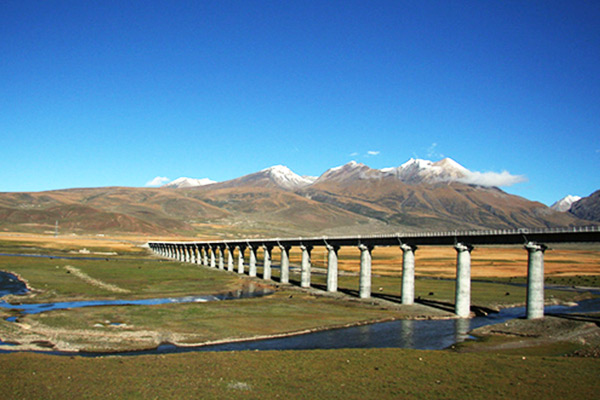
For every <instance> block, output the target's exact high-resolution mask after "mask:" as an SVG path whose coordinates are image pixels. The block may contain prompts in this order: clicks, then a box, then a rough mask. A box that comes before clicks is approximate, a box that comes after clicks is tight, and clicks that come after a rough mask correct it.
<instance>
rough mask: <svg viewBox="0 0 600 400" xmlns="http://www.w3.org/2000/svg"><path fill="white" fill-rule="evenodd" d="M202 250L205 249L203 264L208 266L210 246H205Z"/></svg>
mask: <svg viewBox="0 0 600 400" xmlns="http://www.w3.org/2000/svg"><path fill="white" fill-rule="evenodd" d="M202 250H204V257H203V261H204V262H203V263H202V265H204V266H205V267H208V247H203V248H202Z"/></svg>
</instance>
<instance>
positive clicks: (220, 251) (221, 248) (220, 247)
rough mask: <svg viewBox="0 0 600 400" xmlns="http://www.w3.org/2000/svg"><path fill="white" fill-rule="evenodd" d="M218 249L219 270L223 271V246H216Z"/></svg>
mask: <svg viewBox="0 0 600 400" xmlns="http://www.w3.org/2000/svg"><path fill="white" fill-rule="evenodd" d="M218 249H219V269H221V270H223V269H225V246H218Z"/></svg>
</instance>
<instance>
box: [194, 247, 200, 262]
mask: <svg viewBox="0 0 600 400" xmlns="http://www.w3.org/2000/svg"><path fill="white" fill-rule="evenodd" d="M194 253H196V264H199V265H200V264H202V253H201V252H200V247H198V245H194Z"/></svg>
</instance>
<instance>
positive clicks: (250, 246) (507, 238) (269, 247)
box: [148, 226, 600, 319]
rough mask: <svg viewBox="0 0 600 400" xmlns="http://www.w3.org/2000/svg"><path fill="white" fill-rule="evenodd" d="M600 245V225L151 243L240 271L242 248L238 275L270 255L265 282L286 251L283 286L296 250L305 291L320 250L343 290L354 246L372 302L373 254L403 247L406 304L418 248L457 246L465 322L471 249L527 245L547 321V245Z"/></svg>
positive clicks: (531, 301) (537, 301) (538, 305)
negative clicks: (343, 261) (345, 256)
mask: <svg viewBox="0 0 600 400" xmlns="http://www.w3.org/2000/svg"><path fill="white" fill-rule="evenodd" d="M581 242H600V228H599V227H597V226H592V227H580V228H572V229H540V230H534V229H517V230H491V231H489V230H488V231H461V232H458V231H455V232H424V233H407V234H404V233H402V234H401V233H398V234H394V235H375V236H347V237H312V238H302V237H299V238H287V239H279V238H275V239H238V240H224V241H201V242H157V241H153V242H149V243H148V245H149V247H150V249H152V250H153V251H154V252H155V253H156V254H158V255H160V256H163V257H167V258H172V259H176V260H179V261H181V262H189V263H194V264H200V265H204V266H210V267H212V268H217V264H218V268H219V269H221V270H225V253H227V268H226V269H227V271H232V272H233V271H234V251H235V249H236V248H237V249H238V258H237V272H238V273H240V274H243V273H244V269H245V257H244V253H245V251H246V250H249V260H248V264H247V265H248V275H249V276H256V260H257V251H258V249H259V248H262V250H263V254H264V263H263V278H264V279H267V280H269V279H271V265H272V263H271V256H272V251H273V249H274V248H276V247H277V248H279V249H280V250H281V266H280V268H281V275H280V281H281V283H289V271H290V269H289V267H290V264H289V255H290V249H291V248H292V247H299V248H300V249H301V250H302V262H301V269H300V271H301V274H300V286H301V287H304V288H308V287H310V277H311V259H310V256H311V251H312V249H313V248H314V247H316V246H323V247H325V248H326V249H327V250H328V257H327V260H328V262H327V291H329V292H336V291H337V279H338V250H339V249H340V247H343V246H353V247H357V248H358V249H359V250H360V278H359V296H360V297H361V298H369V297H371V251H372V250H373V248H374V247H376V246H399V247H400V249H401V250H402V252H403V258H402V292H401V293H402V304H413V303H414V292H415V290H414V288H415V251H416V250H417V248H418V246H453V247H454V249H455V250H456V253H457V257H456V292H455V313H456V314H457V316H458V317H460V318H468V317H469V316H470V305H471V250H473V248H474V246H477V245H523V246H524V249H525V250H527V253H528V262H527V303H526V304H527V318H528V319H535V318H543V316H544V251H545V250H546V249H547V246H546V244H551V243H581Z"/></svg>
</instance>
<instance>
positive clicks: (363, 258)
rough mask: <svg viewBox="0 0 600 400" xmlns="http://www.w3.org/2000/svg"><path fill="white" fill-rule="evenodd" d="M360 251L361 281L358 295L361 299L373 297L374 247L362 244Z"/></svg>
mask: <svg viewBox="0 0 600 400" xmlns="http://www.w3.org/2000/svg"><path fill="white" fill-rule="evenodd" d="M358 248H359V250H360V280H359V283H358V295H359V297H360V298H361V299H368V298H369V297H371V251H372V250H373V246H366V245H364V244H361V245H359V246H358Z"/></svg>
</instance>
